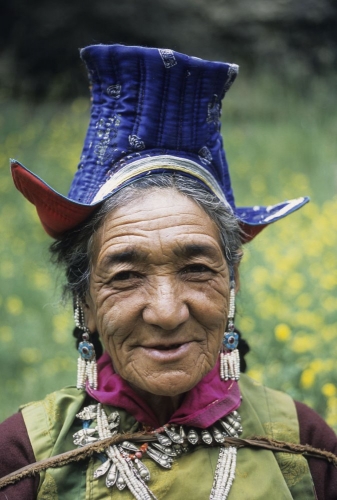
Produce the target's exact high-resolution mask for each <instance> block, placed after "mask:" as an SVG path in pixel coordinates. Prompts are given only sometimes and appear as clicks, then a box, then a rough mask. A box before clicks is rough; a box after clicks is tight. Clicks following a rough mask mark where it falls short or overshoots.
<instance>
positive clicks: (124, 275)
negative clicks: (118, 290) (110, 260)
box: [112, 271, 139, 281]
mask: <svg viewBox="0 0 337 500" xmlns="http://www.w3.org/2000/svg"><path fill="white" fill-rule="evenodd" d="M135 278H139V275H138V274H137V273H135V272H134V271H120V272H119V273H117V274H115V276H114V277H113V278H112V281H128V280H133V279H135Z"/></svg>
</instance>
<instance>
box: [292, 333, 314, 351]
mask: <svg viewBox="0 0 337 500" xmlns="http://www.w3.org/2000/svg"><path fill="white" fill-rule="evenodd" d="M316 343H317V341H316V339H315V338H314V337H313V336H312V335H298V336H297V337H295V338H294V340H293V342H292V345H291V349H292V351H294V352H299V353H301V352H307V351H312V350H313V348H314V347H315V346H316Z"/></svg>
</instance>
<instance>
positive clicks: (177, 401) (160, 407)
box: [130, 384, 184, 425]
mask: <svg viewBox="0 0 337 500" xmlns="http://www.w3.org/2000/svg"><path fill="white" fill-rule="evenodd" d="M130 385H131V384H130ZM133 389H135V390H136V391H137V392H138V394H139V395H140V396H141V397H142V399H144V401H146V403H147V404H148V406H149V407H150V408H151V410H152V411H153V413H154V414H155V416H156V417H157V419H158V422H159V424H160V425H164V424H167V422H168V421H169V420H170V418H171V416H172V415H173V413H174V412H175V411H176V410H177V409H178V408H179V406H180V405H181V402H182V400H183V398H184V394H178V395H177V396H173V397H171V396H157V395H156V394H151V393H150V392H147V391H143V390H141V389H138V388H137V389H136V388H135V387H134V386H133Z"/></svg>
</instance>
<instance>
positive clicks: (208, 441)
mask: <svg viewBox="0 0 337 500" xmlns="http://www.w3.org/2000/svg"><path fill="white" fill-rule="evenodd" d="M201 439H202V440H203V442H204V443H206V444H211V443H212V441H213V438H212V436H211V434H210V433H209V432H208V431H207V430H206V429H204V430H203V431H201Z"/></svg>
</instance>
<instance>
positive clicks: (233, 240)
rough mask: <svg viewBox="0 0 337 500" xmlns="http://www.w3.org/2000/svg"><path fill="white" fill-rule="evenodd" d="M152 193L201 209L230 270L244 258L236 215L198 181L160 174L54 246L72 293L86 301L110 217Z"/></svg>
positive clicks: (116, 198) (128, 189) (112, 200)
mask: <svg viewBox="0 0 337 500" xmlns="http://www.w3.org/2000/svg"><path fill="white" fill-rule="evenodd" d="M149 189H174V190H176V191H178V192H179V193H181V194H183V195H185V196H187V197H188V198H190V199H191V200H193V201H194V202H195V203H197V205H199V206H200V207H201V208H202V209H203V210H204V211H205V213H206V214H207V215H208V216H209V217H210V218H211V219H212V220H213V221H214V222H215V224H216V226H217V227H218V229H219V235H220V242H221V246H222V250H223V254H224V256H225V259H226V261H227V263H228V266H229V267H230V269H233V267H234V266H235V264H238V263H239V261H240V259H241V256H242V232H241V229H240V226H239V224H238V220H237V218H236V217H235V215H234V214H233V213H232V211H231V210H229V209H228V208H227V207H226V206H225V205H224V204H223V202H221V201H220V200H219V199H218V198H217V197H216V196H215V195H214V194H213V193H211V192H209V191H208V190H207V188H206V187H205V186H204V185H203V184H201V183H200V182H199V181H197V180H196V179H193V178H190V177H186V176H184V175H181V174H156V175H152V176H149V177H143V178H141V179H137V180H136V181H133V182H132V183H130V184H129V185H127V186H125V187H123V188H122V189H121V190H120V191H118V192H117V193H115V194H114V195H113V196H110V197H109V198H107V199H106V200H105V201H104V202H103V203H102V205H101V206H100V207H99V208H98V209H97V211H96V212H95V213H94V214H93V215H92V216H91V217H90V218H89V219H88V220H87V221H85V222H84V223H82V224H81V225H79V226H78V227H77V228H75V229H72V230H70V231H68V232H67V233H65V234H64V236H63V237H62V239H60V240H58V241H55V242H54V243H53V244H52V245H51V246H50V251H51V254H52V260H53V261H54V262H55V263H57V264H60V265H63V266H65V269H66V277H67V283H66V285H65V287H64V292H65V295H68V294H69V293H70V294H71V295H72V296H73V297H74V296H79V297H81V298H83V297H84V296H85V295H86V292H87V291H88V288H89V281H90V269H91V263H92V246H93V239H94V235H95V233H96V231H97V230H98V229H99V227H100V226H101V225H102V224H103V222H104V220H105V218H106V216H107V215H108V214H109V213H110V212H113V211H114V210H116V209H117V208H120V207H121V206H123V205H126V204H127V203H130V202H131V201H134V200H135V199H136V198H138V197H139V196H140V195H141V194H142V193H143V192H144V191H146V190H149Z"/></svg>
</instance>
